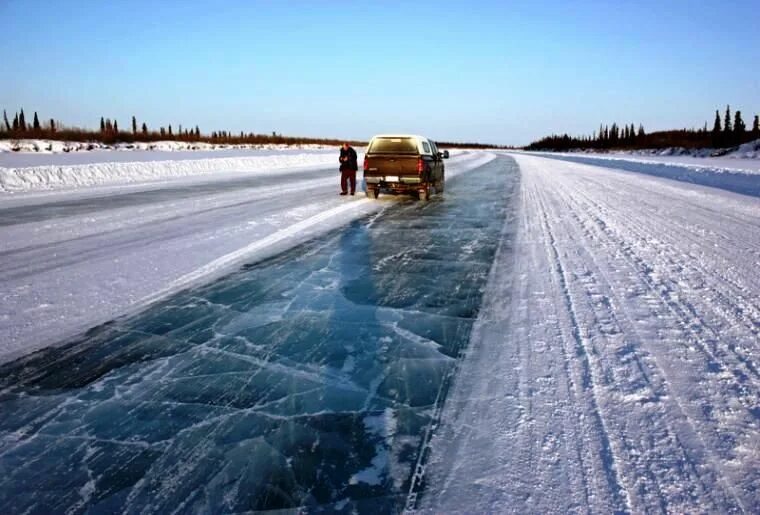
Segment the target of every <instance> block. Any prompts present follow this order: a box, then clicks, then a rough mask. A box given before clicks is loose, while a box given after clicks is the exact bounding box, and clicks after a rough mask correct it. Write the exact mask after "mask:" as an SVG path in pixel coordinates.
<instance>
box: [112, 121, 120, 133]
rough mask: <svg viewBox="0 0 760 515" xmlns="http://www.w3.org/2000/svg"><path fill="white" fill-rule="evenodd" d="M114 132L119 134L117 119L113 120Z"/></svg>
mask: <svg viewBox="0 0 760 515" xmlns="http://www.w3.org/2000/svg"><path fill="white" fill-rule="evenodd" d="M113 132H114V134H119V122H117V121H116V120H114V121H113Z"/></svg>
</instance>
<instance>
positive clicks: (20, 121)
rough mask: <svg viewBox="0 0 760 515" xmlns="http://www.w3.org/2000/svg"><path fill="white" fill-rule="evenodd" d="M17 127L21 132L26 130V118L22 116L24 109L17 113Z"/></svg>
mask: <svg viewBox="0 0 760 515" xmlns="http://www.w3.org/2000/svg"><path fill="white" fill-rule="evenodd" d="M18 128H19V130H20V131H21V132H26V118H24V110H23V109H22V110H21V114H20V115H18Z"/></svg>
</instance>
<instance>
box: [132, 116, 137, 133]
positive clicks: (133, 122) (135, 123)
mask: <svg viewBox="0 0 760 515" xmlns="http://www.w3.org/2000/svg"><path fill="white" fill-rule="evenodd" d="M132 134H137V118H135V117H134V116H132Z"/></svg>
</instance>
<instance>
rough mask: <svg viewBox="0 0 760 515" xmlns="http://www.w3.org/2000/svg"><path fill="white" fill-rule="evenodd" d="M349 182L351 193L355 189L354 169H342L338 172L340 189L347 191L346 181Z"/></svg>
mask: <svg viewBox="0 0 760 515" xmlns="http://www.w3.org/2000/svg"><path fill="white" fill-rule="evenodd" d="M349 182H350V183H351V194H352V195H353V194H354V192H355V191H356V170H342V171H341V172H340V191H342V192H343V193H347V192H348V183H349Z"/></svg>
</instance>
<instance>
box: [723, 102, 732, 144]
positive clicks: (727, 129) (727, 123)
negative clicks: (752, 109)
mask: <svg viewBox="0 0 760 515" xmlns="http://www.w3.org/2000/svg"><path fill="white" fill-rule="evenodd" d="M732 131H733V129H732V128H731V108H730V107H729V106H726V117H725V118H724V119H723V132H724V133H725V134H726V135H729V137H730V134H731V132H732Z"/></svg>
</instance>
